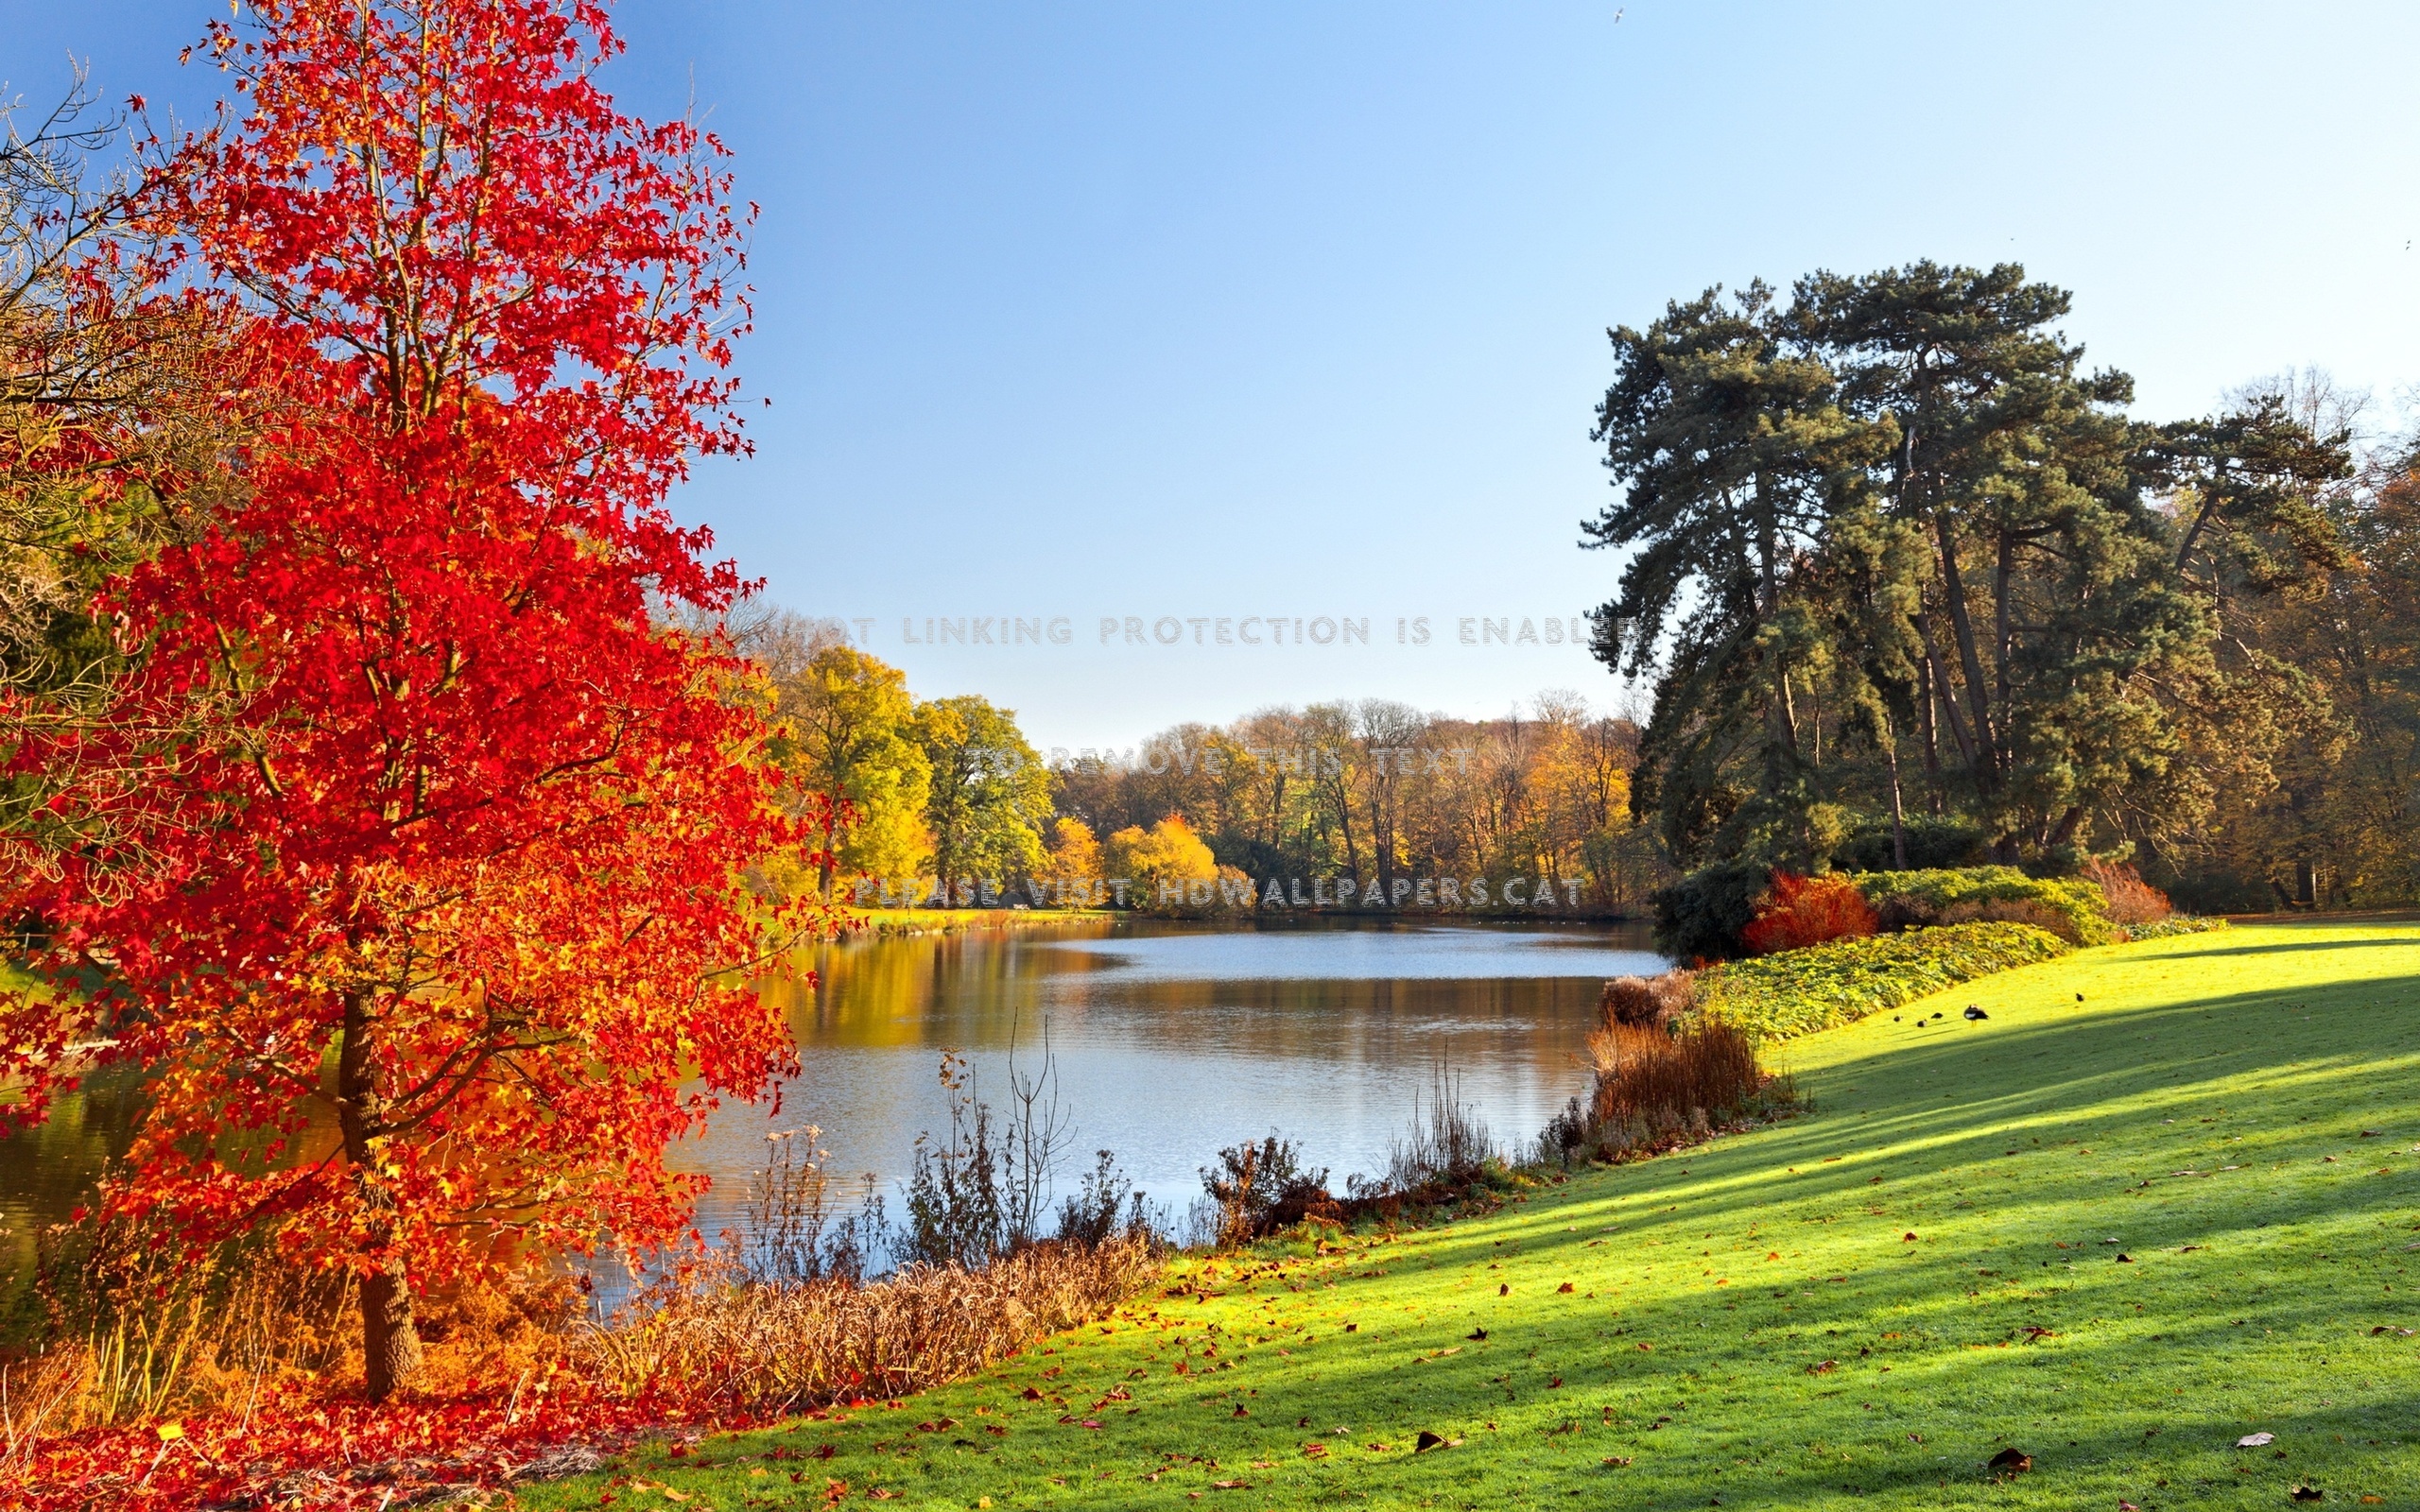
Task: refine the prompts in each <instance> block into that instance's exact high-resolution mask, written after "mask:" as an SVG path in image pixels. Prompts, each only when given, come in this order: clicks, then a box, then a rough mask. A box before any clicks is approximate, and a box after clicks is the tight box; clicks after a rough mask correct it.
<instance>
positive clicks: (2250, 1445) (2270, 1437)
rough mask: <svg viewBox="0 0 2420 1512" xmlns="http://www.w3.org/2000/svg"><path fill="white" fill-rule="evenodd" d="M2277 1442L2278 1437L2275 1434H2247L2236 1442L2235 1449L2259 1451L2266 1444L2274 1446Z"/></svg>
mask: <svg viewBox="0 0 2420 1512" xmlns="http://www.w3.org/2000/svg"><path fill="white" fill-rule="evenodd" d="M2276 1441H2277V1435H2274V1434H2246V1435H2243V1436H2242V1437H2241V1438H2238V1439H2237V1440H2236V1441H2235V1447H2236V1448H2238V1449H2258V1448H2260V1447H2261V1446H2263V1445H2265V1444H2273V1443H2275V1442H2276Z"/></svg>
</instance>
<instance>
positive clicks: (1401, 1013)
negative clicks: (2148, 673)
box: [0, 919, 1664, 1280]
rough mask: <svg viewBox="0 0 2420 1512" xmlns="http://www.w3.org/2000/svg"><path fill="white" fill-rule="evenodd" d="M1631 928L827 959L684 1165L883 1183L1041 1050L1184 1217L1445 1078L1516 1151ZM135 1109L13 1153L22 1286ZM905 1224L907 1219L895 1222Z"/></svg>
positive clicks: (983, 947) (1353, 1162)
mask: <svg viewBox="0 0 2420 1512" xmlns="http://www.w3.org/2000/svg"><path fill="white" fill-rule="evenodd" d="M1663 964H1664V963H1663V961H1662V959H1661V958H1660V957H1658V956H1656V955H1654V954H1651V952H1650V951H1649V949H1648V942H1647V933H1646V927H1645V926H1644V925H1640V924H1613V925H1605V924H1590V925H1581V924H1564V925H1541V926H1520V925H1504V926H1481V925H1443V924H1424V923H1409V922H1406V923H1389V922H1384V921H1378V922H1363V921H1358V920H1356V921H1351V922H1345V921H1338V922H1335V923H1323V922H1317V921H1305V922H1299V923H1294V922H1289V923H1288V924H1284V925H1272V926H1264V927H1260V928H1246V929H1240V930H1238V929H1236V928H1234V927H1232V926H1220V925H1195V924H1184V923H1172V922H1163V921H1154V920H1144V919H1079V920H1070V921H1066V922H1047V923H1044V922H1037V923H1035V924H1033V925H1031V926H1030V927H1015V928H1003V929H994V930H978V931H972V932H967V933H961V934H953V935H922V936H893V937H885V938H872V939H861V940H856V941H853V942H850V943H847V944H842V945H835V946H830V947H826V948H824V949H822V950H821V951H819V952H817V953H816V954H815V958H814V965H815V968H816V971H817V976H818V980H817V982H816V984H815V985H814V986H813V987H812V988H809V987H807V986H806V985H805V984H804V982H803V981H801V980H796V979H786V980H775V981H773V982H771V983H769V984H768V987H767V990H768V992H769V994H770V995H771V996H772V997H773V999H774V1001H776V1002H777V1003H779V1004H780V1005H781V1006H782V1007H783V1009H784V1010H785V1011H786V1012H787V1014H788V1016H789V1020H790V1022H791V1025H792V1027H793V1030H794V1032H795V1033H796V1035H797V1038H798V1043H799V1058H800V1060H801V1062H802V1065H803V1070H802V1071H801V1073H800V1074H799V1075H798V1077H797V1078H796V1079H794V1080H793V1081H791V1082H790V1083H789V1084H788V1085H787V1086H786V1087H785V1088H784V1089H783V1093H782V1099H781V1111H780V1113H779V1115H778V1116H776V1115H775V1114H773V1113H772V1112H771V1111H770V1109H769V1108H768V1107H766V1106H764V1105H761V1104H760V1105H756V1106H749V1105H744V1104H735V1105H732V1106H730V1107H728V1108H725V1109H724V1110H723V1111H722V1112H721V1113H720V1114H719V1115H718V1116H717V1118H716V1119H715V1120H714V1122H713V1123H712V1125H710V1126H709V1127H708V1129H707V1130H706V1132H705V1133H704V1134H703V1135H702V1136H701V1137H700V1138H698V1139H696V1140H692V1141H689V1142H685V1143H683V1145H682V1146H681V1147H679V1148H678V1149H677V1150H676V1152H675V1159H674V1163H675V1164H676V1165H678V1166H680V1167H681V1168H683V1169H686V1170H696V1171H704V1172H707V1173H709V1174H711V1175H712V1176H714V1177H716V1179H717V1183H718V1185H719V1186H720V1190H719V1191H718V1192H717V1193H716V1194H713V1195H712V1196H711V1197H710V1198H709V1199H708V1202H707V1204H706V1206H705V1209H704V1211H702V1212H701V1213H700V1223H701V1225H702V1226H703V1227H704V1229H705V1230H706V1231H707V1232H708V1233H710V1234H711V1233H713V1232H715V1231H716V1230H717V1229H718V1228H719V1227H721V1226H722V1225H723V1224H725V1223H727V1222H729V1221H731V1216H732V1210H733V1207H734V1206H735V1203H736V1201H737V1200H738V1197H739V1195H740V1193H741V1190H742V1188H743V1187H744V1185H745V1181H746V1177H748V1175H749V1174H750V1173H752V1172H753V1171H755V1170H756V1169H758V1168H759V1167H760V1165H761V1164H762V1162H763V1160H764V1156H765V1150H766V1145H765V1137H766V1135H767V1134H768V1133H769V1132H771V1131H774V1130H777V1129H790V1128H796V1127H798V1126H800V1125H805V1124H814V1125H820V1126H821V1129H822V1130H823V1134H822V1141H821V1143H822V1144H823V1146H824V1148H825V1149H827V1150H828V1151H830V1153H831V1160H830V1162H829V1167H828V1168H829V1169H830V1170H831V1171H832V1172H833V1173H834V1174H835V1175H840V1176H851V1177H854V1176H856V1175H858V1174H859V1173H872V1174H873V1176H874V1177H875V1178H876V1180H877V1181H878V1182H879V1183H881V1184H882V1185H883V1186H885V1187H886V1188H890V1187H894V1186H895V1183H896V1182H897V1181H898V1180H899V1179H900V1178H902V1177H904V1176H905V1175H906V1173H907V1171H908V1166H909V1163H910V1160H911V1159H912V1157H913V1152H914V1148H915V1141H916V1136H917V1134H918V1133H919V1132H921V1131H925V1130H936V1131H938V1130H941V1129H943V1128H945V1127H946V1125H947V1102H946V1098H945V1094H944V1093H943V1091H942V1087H941V1085H940V1081H939V1078H938V1071H939V1066H940V1057H941V1056H942V1052H943V1051H944V1050H955V1051H958V1052H959V1053H961V1054H962V1055H964V1056H965V1057H966V1058H967V1060H968V1061H969V1063H970V1064H971V1066H972V1069H973V1071H974V1074H975V1077H976V1083H977V1091H979V1092H980V1093H981V1094H982V1095H984V1096H985V1097H987V1098H988V1099H989V1100H991V1101H992V1102H993V1103H994V1105H995V1107H996V1106H997V1105H999V1104H1000V1103H1001V1102H1002V1101H1004V1099H1005V1095H1006V1091H1007V1088H1006V1077H1007V1070H1008V1065H1009V1060H1010V1056H1011V1050H1012V1049H1013V1050H1014V1052H1015V1056H1016V1060H1017V1063H1018V1065H1019V1067H1020V1068H1021V1069H1024V1070H1029V1071H1036V1070H1039V1069H1040V1067H1041V1061H1042V1052H1043V1047H1044V1038H1045V1035H1047V1037H1048V1044H1049V1050H1050V1054H1051V1057H1052V1058H1053V1061H1054V1063H1055V1065H1056V1068H1057V1072H1058V1080H1059V1092H1060V1096H1061V1099H1062V1101H1063V1105H1064V1106H1065V1108H1067V1110H1068V1111H1069V1113H1070V1114H1071V1115H1072V1117H1073V1119H1074V1123H1075V1126H1074V1129H1073V1149H1074V1151H1075V1152H1076V1154H1075V1158H1074V1159H1073V1160H1071V1161H1070V1164H1069V1169H1068V1171H1067V1180H1068V1183H1069V1184H1072V1182H1073V1180H1074V1178H1075V1176H1076V1174H1077V1170H1078V1168H1079V1167H1087V1166H1089V1165H1090V1164H1091V1163H1092V1155H1091V1152H1092V1151H1094V1150H1097V1149H1110V1150H1114V1151H1115V1152H1116V1154H1117V1158H1118V1162H1119V1164H1120V1166H1121V1167H1122V1168H1123V1169H1124V1170H1125V1172H1126V1174H1127V1175H1128V1176H1129V1177H1132V1179H1133V1181H1134V1183H1135V1185H1136V1186H1137V1187H1138V1188H1140V1189H1142V1190H1143V1191H1145V1192H1146V1193H1148V1194H1150V1199H1151V1200H1152V1202H1153V1203H1155V1204H1156V1205H1158V1206H1160V1207H1162V1208H1163V1209H1164V1210H1165V1211H1167V1214H1169V1215H1170V1216H1172V1217H1182V1216H1183V1215H1184V1212H1185V1211H1186V1209H1187V1207H1188V1206H1189V1205H1190V1204H1191V1202H1192V1200H1193V1198H1194V1197H1195V1196H1197V1195H1198V1194H1200V1193H1201V1179H1200V1177H1199V1176H1198V1174H1197V1172H1198V1169H1199V1168H1200V1167H1201V1166H1202V1165H1204V1164H1207V1163H1209V1162H1210V1161H1211V1160H1213V1159H1214V1157H1215V1156H1216V1154H1217V1152H1218V1150H1219V1147H1220V1146H1222V1145H1229V1144H1235V1143H1240V1142H1242V1141H1244V1140H1247V1139H1257V1138H1259V1137H1260V1136H1262V1135H1264V1134H1268V1133H1271V1132H1275V1133H1279V1134H1283V1135H1285V1136H1286V1137H1288V1138H1289V1139H1292V1140H1295V1141H1298V1142H1299V1143H1300V1144H1301V1146H1302V1149H1303V1154H1304V1157H1305V1160H1306V1161H1307V1162H1308V1163H1310V1164H1312V1165H1314V1166H1320V1165H1324V1166H1326V1167H1328V1168H1329V1170H1330V1173H1331V1177H1332V1179H1333V1181H1334V1182H1335V1184H1336V1186H1337V1188H1338V1189H1339V1190H1341V1189H1342V1186H1343V1182H1344V1178H1345V1177H1346V1176H1347V1175H1349V1174H1351V1173H1354V1172H1362V1173H1369V1174H1374V1173H1376V1172H1378V1171H1381V1170H1383V1169H1384V1168H1385V1165H1386V1160H1387V1146H1388V1143H1389V1140H1390V1139H1391V1138H1392V1137H1393V1136H1395V1135H1397V1134H1399V1133H1401V1132H1402V1131H1403V1130H1404V1129H1405V1127H1406V1126H1407V1125H1408V1124H1409V1119H1410V1115H1411V1110H1412V1099H1413V1094H1414V1092H1415V1091H1422V1092H1425V1091H1426V1089H1427V1088H1428V1087H1429V1086H1430V1084H1431V1082H1432V1080H1433V1075H1434V1068H1435V1067H1437V1066H1438V1065H1440V1064H1443V1065H1448V1066H1451V1067H1452V1068H1453V1070H1454V1071H1455V1073H1457V1074H1458V1075H1459V1076H1460V1078H1461V1093H1462V1098H1463V1101H1465V1102H1466V1103H1468V1104H1470V1105H1472V1106H1474V1107H1476V1108H1478V1110H1479V1112H1480V1114H1481V1116H1483V1117H1484V1118H1485V1119H1486V1121H1487V1122H1488V1123H1489V1125H1491V1126H1492V1127H1493V1129H1494V1130H1495V1135H1496V1137H1497V1139H1498V1142H1499V1143H1507V1144H1512V1143H1519V1144H1523V1145H1526V1144H1527V1143H1529V1142H1530V1141H1531V1140H1533V1139H1534V1138H1535V1136H1536V1135H1537V1133H1538V1131H1539V1129H1541V1128H1542V1127H1543V1126H1544V1125H1545V1124H1546V1121H1547V1118H1548V1117H1550V1116H1551V1115H1552V1114H1553V1112H1554V1111H1555V1109H1556V1108H1560V1107H1561V1106H1562V1105H1563V1102H1564V1099H1565V1098H1566V1097H1569V1096H1571V1095H1572V1094H1574V1093H1575V1092H1578V1091H1581V1090H1582V1087H1583V1086H1584V1084H1585V1080H1586V1078H1585V1075H1584V1074H1583V1073H1582V1071H1581V1070H1580V1065H1579V1061H1580V1057H1581V1053H1582V1049H1583V1043H1584V1040H1585V1039H1586V1036H1587V1032H1588V1030H1589V1028H1590V1026H1591V1025H1592V1024H1593V1023H1594V1022H1595V1017H1596V1007H1597V997H1598V992H1599V988H1600V986H1601V984H1602V983H1603V982H1604V980H1605V979H1606V978H1607V977H1609V976H1617V975H1621V974H1623V973H1626V972H1650V971H1658V970H1661V969H1662V967H1663ZM138 1106H139V1105H138V1100H137V1099H136V1098H135V1097H134V1096H132V1095H131V1094H130V1092H128V1091H125V1090H124V1089H122V1088H120V1089H109V1088H96V1089H95V1090H93V1091H88V1092H86V1093H83V1094H81V1095H78V1096H75V1097H68V1098H62V1099H61V1100H60V1103H59V1104H58V1106H57V1108H56V1110H55V1111H54V1113H53V1116H52V1119H51V1121H50V1122H49V1123H48V1124H47V1125H44V1126H43V1127H41V1128H39V1129H35V1130H33V1131H30V1132H29V1133H26V1134H24V1135H20V1136H17V1137H15V1138H11V1139H9V1140H6V1141H0V1229H6V1230H7V1232H6V1234H5V1236H0V1263H5V1264H6V1266H7V1268H8V1271H9V1273H10V1275H9V1279H10V1280H19V1279H22V1278H23V1277H24V1276H25V1274H26V1265H27V1263H29V1262H30V1260H31V1258H32V1239H33V1232H34V1229H36V1227H37V1226H39V1225H40V1224H43V1223H55V1222H58V1221H60V1220H61V1219H62V1218H64V1217H65V1216H66V1215H67V1213H68V1211H70V1210H71V1209H72V1208H73V1207H74V1206H75V1205H76V1204H77V1203H78V1202H79V1201H82V1200H84V1198H85V1196H86V1195H87V1194H88V1192H89V1189H90V1185H91V1182H92V1180H93V1177H94V1175H95V1172H96V1171H97V1170H98V1169H99V1167H100V1164H101V1162H102V1160H104V1159H105V1158H106V1157H107V1156H108V1155H110V1154H112V1153H114V1152H116V1151H118V1150H121V1149H123V1148H124V1147H125V1143H126V1139H127V1134H128V1131H129V1130H130V1127H131V1124H132V1120H133V1119H134V1118H135V1116H136V1114H137V1111H138ZM893 1211H894V1213H895V1212H896V1203H895V1201H894V1205H893Z"/></svg>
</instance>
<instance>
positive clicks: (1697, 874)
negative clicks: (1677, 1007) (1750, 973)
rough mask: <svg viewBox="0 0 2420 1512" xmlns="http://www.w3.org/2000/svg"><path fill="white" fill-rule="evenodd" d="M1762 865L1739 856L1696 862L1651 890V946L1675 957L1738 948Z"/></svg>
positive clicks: (1703, 957)
mask: <svg viewBox="0 0 2420 1512" xmlns="http://www.w3.org/2000/svg"><path fill="white" fill-rule="evenodd" d="M1765 886H1766V882H1765V872H1764V869H1763V868H1759V867H1752V866H1747V865H1745V864H1742V863H1738V862H1726V863H1722V864H1720V865H1717V866H1711V867H1701V868H1698V869H1697V870H1695V871H1692V872H1690V873H1689V874H1688V875H1687V876H1685V877H1683V878H1682V879H1681V880H1680V881H1678V882H1676V883H1674V884H1672V885H1670V886H1668V887H1666V888H1663V889H1661V890H1659V891H1657V892H1655V893H1654V894H1652V895H1651V897H1650V898H1649V899H1648V902H1649V903H1650V904H1651V905H1652V906H1653V908H1654V910H1655V948H1656V949H1657V950H1659V951H1662V952H1663V953H1664V954H1667V955H1668V956H1670V957H1672V958H1673V959H1674V960H1676V961H1680V962H1682V963H1684V964H1687V963H1689V962H1693V961H1720V960H1728V959H1729V958H1730V957H1732V956H1734V955H1737V954H1739V932H1740V931H1741V930H1744V929H1746V928H1747V927H1748V925H1749V924H1750V923H1751V922H1753V921H1754V920H1755V917H1756V900H1757V899H1758V898H1759V897H1761V896H1762V895H1763V893H1764V890H1765Z"/></svg>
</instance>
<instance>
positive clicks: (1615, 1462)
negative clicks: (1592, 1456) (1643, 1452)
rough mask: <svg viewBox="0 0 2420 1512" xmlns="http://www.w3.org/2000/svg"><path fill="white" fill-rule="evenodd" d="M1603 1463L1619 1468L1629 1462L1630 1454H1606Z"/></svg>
mask: <svg viewBox="0 0 2420 1512" xmlns="http://www.w3.org/2000/svg"><path fill="white" fill-rule="evenodd" d="M1605 1463H1606V1464H1608V1465H1611V1466H1612V1467H1613V1468H1614V1469H1621V1468H1622V1467H1623V1466H1625V1465H1627V1464H1629V1463H1630V1456H1629V1455H1628V1454H1608V1455H1606V1456H1605Z"/></svg>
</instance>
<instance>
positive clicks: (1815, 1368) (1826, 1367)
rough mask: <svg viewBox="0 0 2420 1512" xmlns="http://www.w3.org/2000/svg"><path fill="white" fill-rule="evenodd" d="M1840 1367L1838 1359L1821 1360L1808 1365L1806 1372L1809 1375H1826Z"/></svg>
mask: <svg viewBox="0 0 2420 1512" xmlns="http://www.w3.org/2000/svg"><path fill="white" fill-rule="evenodd" d="M1840 1367H1841V1362H1839V1361H1838V1360H1823V1361H1818V1362H1817V1363H1816V1364H1814V1365H1810V1366H1807V1367H1806V1373H1807V1374H1808V1375H1810V1376H1828V1375H1830V1374H1831V1373H1832V1372H1833V1371H1835V1370H1838V1369H1839V1368H1840Z"/></svg>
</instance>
